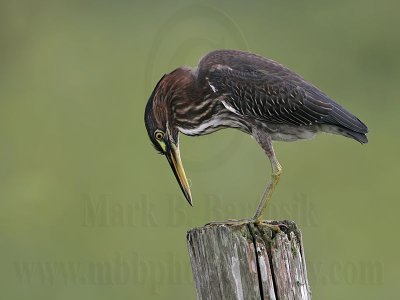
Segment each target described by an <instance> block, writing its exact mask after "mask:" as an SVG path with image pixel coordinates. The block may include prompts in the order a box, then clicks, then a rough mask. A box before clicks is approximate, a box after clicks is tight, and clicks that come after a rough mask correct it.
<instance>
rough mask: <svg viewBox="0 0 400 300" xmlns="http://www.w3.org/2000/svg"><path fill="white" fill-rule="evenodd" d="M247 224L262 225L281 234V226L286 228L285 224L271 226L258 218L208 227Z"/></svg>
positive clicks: (236, 220) (230, 221) (220, 222)
mask: <svg viewBox="0 0 400 300" xmlns="http://www.w3.org/2000/svg"><path fill="white" fill-rule="evenodd" d="M246 224H254V225H256V226H257V225H262V226H266V227H268V228H270V229H271V230H272V231H274V232H276V233H277V232H281V231H282V229H281V226H284V227H286V225H285V224H271V223H270V222H269V221H262V220H259V219H256V218H248V219H229V220H226V221H213V222H210V223H207V224H206V225H208V226H213V225H228V226H241V225H246Z"/></svg>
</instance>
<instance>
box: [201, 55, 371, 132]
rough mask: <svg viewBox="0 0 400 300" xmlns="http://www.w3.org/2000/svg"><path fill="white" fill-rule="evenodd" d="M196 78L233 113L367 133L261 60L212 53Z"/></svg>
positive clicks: (361, 125)
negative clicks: (220, 98)
mask: <svg viewBox="0 0 400 300" xmlns="http://www.w3.org/2000/svg"><path fill="white" fill-rule="evenodd" d="M197 76H198V79H199V80H200V82H201V83H202V84H206V83H207V82H208V84H210V86H213V87H214V89H215V93H219V94H221V95H222V94H225V95H226V97H225V98H226V99H227V100H226V101H227V102H226V104H228V105H230V107H231V108H232V109H235V108H236V111H237V113H239V114H243V115H251V116H254V117H256V118H261V119H265V120H268V121H271V122H279V123H287V124H293V125H303V124H304V125H306V124H307V125H309V124H310V123H311V124H313V123H325V124H332V125H337V126H341V127H344V128H347V129H350V130H353V131H356V132H359V133H367V132H368V128H367V126H366V125H365V124H364V123H363V122H361V121H360V120H359V119H358V118H357V117H355V116H354V115H353V114H351V113H350V112H349V111H347V110H346V109H345V108H343V107H342V106H340V105H339V104H338V103H336V102H335V101H333V100H332V99H330V98H329V97H328V96H327V95H326V94H324V93H323V92H322V91H320V90H319V89H318V88H316V87H315V86H313V85H312V84H310V83H308V82H307V81H305V80H304V79H303V78H302V77H301V76H299V75H298V74H296V73H295V72H293V71H291V70H289V69H288V68H286V67H285V66H283V65H281V64H279V63H278V62H275V61H273V60H271V59H267V58H264V57H262V56H259V55H256V54H252V53H248V52H243V51H238V50H216V51H213V52H210V53H209V54H207V55H206V56H204V57H203V58H202V59H201V61H200V62H199V66H198V70H197Z"/></svg>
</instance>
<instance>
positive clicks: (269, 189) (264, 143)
mask: <svg viewBox="0 0 400 300" xmlns="http://www.w3.org/2000/svg"><path fill="white" fill-rule="evenodd" d="M254 137H255V139H256V140H257V141H258V143H259V144H260V145H261V147H262V148H263V149H264V151H265V153H266V154H267V156H268V158H269V160H270V162H271V167H272V176H271V177H272V178H271V181H270V182H268V184H267V186H266V187H265V190H264V193H263V195H262V197H261V200H260V203H259V204H258V207H257V210H256V213H255V215H254V217H253V219H254V220H255V222H256V223H259V222H260V221H261V217H262V214H263V212H264V210H265V208H266V207H267V206H268V204H269V202H270V200H271V198H272V193H273V192H274V190H275V187H276V185H277V184H278V182H279V179H280V177H281V175H282V166H281V164H280V163H279V161H278V159H277V158H276V156H275V151H274V148H273V147H272V141H271V138H270V137H269V136H267V135H261V136H260V135H257V134H255V135H254Z"/></svg>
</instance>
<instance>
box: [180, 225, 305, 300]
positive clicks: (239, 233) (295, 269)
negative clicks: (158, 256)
mask: <svg viewBox="0 0 400 300" xmlns="http://www.w3.org/2000/svg"><path fill="white" fill-rule="evenodd" d="M271 224H278V222H272V223H271ZM279 224H284V225H285V226H281V228H282V231H281V232H278V233H276V232H274V231H273V230H271V229H270V228H269V227H268V226H265V225H262V224H260V225H257V226H255V225H253V224H247V225H241V226H228V225H206V226H204V227H201V228H194V229H191V230H190V231H189V232H188V233H187V243H188V247H189V255H190V260H191V264H192V271H193V277H194V281H195V284H196V291H197V298H198V299H200V300H203V299H204V300H205V299H207V300H208V299H210V300H213V299H218V300H220V299H228V300H234V299H240V300H242V299H243V300H255V299H271V300H272V299H279V300H284V299H293V300H297V299H301V300H305V299H311V291H310V287H309V284H308V279H307V270H306V262H305V258H304V251H303V244H302V238H301V233H300V230H299V229H298V228H297V226H296V224H295V223H294V222H292V221H282V222H279Z"/></svg>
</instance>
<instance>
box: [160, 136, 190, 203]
mask: <svg viewBox="0 0 400 300" xmlns="http://www.w3.org/2000/svg"><path fill="white" fill-rule="evenodd" d="M168 148H169V149H168V151H167V152H166V154H165V156H166V157H167V159H168V162H169V164H170V166H171V169H172V171H173V172H174V174H175V177H176V180H178V183H179V186H180V187H181V190H182V192H183V194H184V195H185V198H186V200H187V201H188V202H189V204H190V205H191V206H192V195H191V193H190V187H189V183H188V180H187V178H186V174H185V170H184V169H183V165H182V161H181V155H180V152H179V147H177V146H175V145H174V143H171V146H170V147H168Z"/></svg>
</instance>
